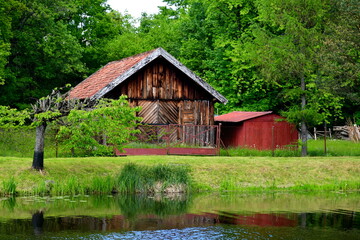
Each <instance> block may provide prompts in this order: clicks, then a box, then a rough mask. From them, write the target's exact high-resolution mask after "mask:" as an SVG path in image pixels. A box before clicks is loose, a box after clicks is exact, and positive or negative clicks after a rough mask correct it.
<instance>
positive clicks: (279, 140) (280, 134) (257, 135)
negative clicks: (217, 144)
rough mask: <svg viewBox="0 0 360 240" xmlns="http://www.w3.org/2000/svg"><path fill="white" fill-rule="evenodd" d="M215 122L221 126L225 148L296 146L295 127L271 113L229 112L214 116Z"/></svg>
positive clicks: (296, 135)
mask: <svg viewBox="0 0 360 240" xmlns="http://www.w3.org/2000/svg"><path fill="white" fill-rule="evenodd" d="M281 119H282V121H281ZM279 120H280V121H279ZM215 121H216V122H217V123H221V124H222V127H221V140H222V141H223V143H224V145H225V146H226V147H237V146H243V147H250V148H256V149H259V150H264V149H275V148H282V147H284V146H287V145H292V144H296V142H297V139H298V132H297V130H296V128H295V126H294V125H293V124H290V123H288V122H286V121H284V118H283V117H281V116H279V115H277V114H274V113H272V112H231V113H228V114H224V115H220V116H216V117H215Z"/></svg>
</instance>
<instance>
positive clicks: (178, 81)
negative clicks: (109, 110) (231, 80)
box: [106, 59, 214, 100]
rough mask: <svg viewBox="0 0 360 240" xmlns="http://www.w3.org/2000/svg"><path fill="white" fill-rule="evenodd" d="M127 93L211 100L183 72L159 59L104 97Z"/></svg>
mask: <svg viewBox="0 0 360 240" xmlns="http://www.w3.org/2000/svg"><path fill="white" fill-rule="evenodd" d="M119 94H120V95H121V94H124V95H127V96H128V98H129V99H154V100H155V99H168V100H169V99H172V100H180V99H186V100H212V99H213V98H214V97H212V96H211V95H210V94H209V93H208V92H207V91H205V90H204V89H202V88H201V87H200V86H198V85H197V84H196V83H195V82H193V81H191V80H190V79H189V78H188V77H187V76H186V75H185V74H183V73H182V72H180V71H179V70H178V69H176V68H174V67H172V66H171V65H170V64H169V63H167V62H165V61H163V60H161V59H159V60H156V61H154V62H153V63H150V64H149V65H148V66H146V67H145V68H144V69H141V70H140V71H139V72H137V73H136V74H134V75H133V76H131V77H130V78H129V79H128V80H126V81H125V82H124V83H122V84H120V85H119V86H118V87H116V88H115V89H114V90H113V91H111V92H110V93H108V94H107V96H106V97H113V95H119Z"/></svg>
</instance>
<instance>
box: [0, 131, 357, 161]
mask: <svg viewBox="0 0 360 240" xmlns="http://www.w3.org/2000/svg"><path fill="white" fill-rule="evenodd" d="M34 145H35V129H12V130H5V129H0V157H9V156H12V157H32V156H33V154H34V152H33V150H34ZM127 147H130V148H135V147H140V148H154V147H157V148H158V147H160V146H158V145H154V144H139V143H136V144H135V143H130V144H129V145H127ZM180 147H181V146H180ZM273 154H274V156H275V157H299V156H300V148H299V149H297V150H295V151H294V150H286V149H277V150H275V151H274V152H272V151H270V150H264V151H259V150H255V149H248V148H241V147H238V148H230V149H222V150H221V155H222V156H238V157H239V156H244V157H245V156H247V157H249V156H257V157H271V156H272V155H273ZM308 154H309V156H325V155H326V156H360V142H357V143H356V142H351V141H345V140H335V139H328V140H327V153H326V154H325V153H324V141H323V140H309V141H308ZM56 156H58V157H71V156H72V153H71V151H69V150H68V149H66V148H65V146H63V145H62V144H61V143H59V144H57V142H56V140H55V130H54V129H52V128H51V126H50V127H48V128H47V132H46V134H45V157H46V158H53V157H56ZM75 156H84V153H81V152H75Z"/></svg>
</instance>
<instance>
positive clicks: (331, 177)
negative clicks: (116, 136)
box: [0, 156, 360, 195]
mask: <svg viewBox="0 0 360 240" xmlns="http://www.w3.org/2000/svg"><path fill="white" fill-rule="evenodd" d="M31 161H32V160H31V159H30V158H19V157H0V191H1V192H2V193H4V192H10V190H14V188H15V190H16V191H17V192H18V193H19V194H21V195H25V194H43V193H46V192H47V191H48V190H49V191H50V194H56V195H59V194H60V195H64V194H78V193H89V191H90V193H91V192H96V191H94V189H97V192H103V193H108V192H109V191H110V190H111V189H112V187H113V185H112V184H114V183H113V181H114V179H116V178H118V176H119V173H120V172H121V170H122V169H123V168H124V166H125V165H126V164H128V163H136V164H137V165H140V166H144V167H145V166H148V167H150V166H155V165H159V164H163V165H170V166H183V167H186V168H188V169H190V171H191V180H189V182H190V183H191V190H192V191H339V190H360V157H306V158H300V157H281V158H280V157H279V158H277V157H217V156H216V157H195V156H128V157H118V158H115V157H88V158H48V159H45V171H44V172H42V173H39V172H37V171H34V170H32V169H31V168H30V166H31Z"/></svg>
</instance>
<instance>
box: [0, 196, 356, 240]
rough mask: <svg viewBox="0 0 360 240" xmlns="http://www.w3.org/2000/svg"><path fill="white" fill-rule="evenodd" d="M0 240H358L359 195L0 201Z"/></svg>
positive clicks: (73, 197) (129, 197)
mask: <svg viewBox="0 0 360 240" xmlns="http://www.w3.org/2000/svg"><path fill="white" fill-rule="evenodd" d="M0 239H357V240H359V239H360V194H359V193H346V194H345V193H329V194H316V195H314V194H288V193H276V194H202V195H191V196H190V195H172V196H143V195H127V196H119V195H118V196H111V195H109V196H64V197H21V198H2V199H0Z"/></svg>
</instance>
